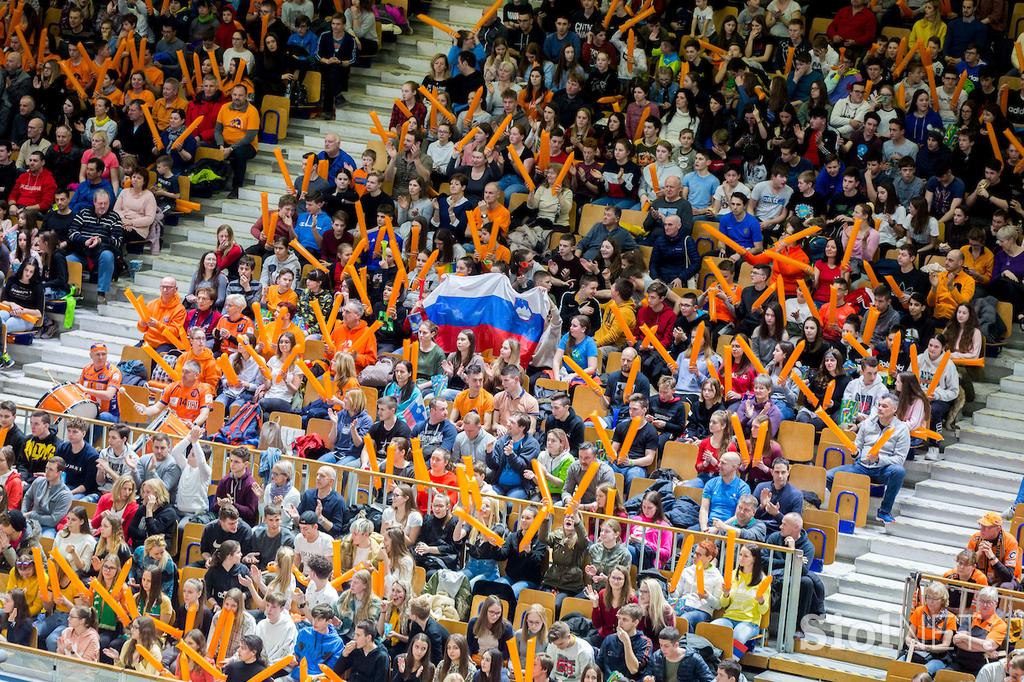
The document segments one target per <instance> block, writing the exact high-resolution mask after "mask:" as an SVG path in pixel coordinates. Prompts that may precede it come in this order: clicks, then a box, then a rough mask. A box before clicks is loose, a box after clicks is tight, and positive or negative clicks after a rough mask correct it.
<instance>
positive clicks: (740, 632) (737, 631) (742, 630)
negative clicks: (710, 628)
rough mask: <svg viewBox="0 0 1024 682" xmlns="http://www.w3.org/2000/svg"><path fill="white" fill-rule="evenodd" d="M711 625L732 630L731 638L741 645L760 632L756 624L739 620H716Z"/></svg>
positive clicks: (759, 627)
mask: <svg viewBox="0 0 1024 682" xmlns="http://www.w3.org/2000/svg"><path fill="white" fill-rule="evenodd" d="M711 624H712V625H724V626H726V627H727V628H732V638H733V639H735V640H736V641H737V642H741V643H743V644H746V643H747V642H749V641H750V640H752V639H754V638H755V637H757V635H758V634H759V633H760V632H761V626H760V625H758V624H757V623H747V622H745V621H741V620H732V619H731V618H716V619H715V620H713V621H711Z"/></svg>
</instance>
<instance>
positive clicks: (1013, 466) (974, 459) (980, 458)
mask: <svg viewBox="0 0 1024 682" xmlns="http://www.w3.org/2000/svg"><path fill="white" fill-rule="evenodd" d="M966 428H967V427H966V426H964V427H961V429H960V435H961V440H960V442H959V443H957V444H955V445H951V446H949V447H948V448H946V450H945V452H944V453H943V454H944V457H945V459H944V460H943V462H944V463H954V464H966V465H969V466H973V467H976V468H981V469H989V470H991V471H993V472H997V473H998V474H1001V475H1009V474H1015V475H1017V476H1020V475H1021V474H1024V455H1022V454H1020V452H1021V451H1014V450H1002V449H996V448H995V447H993V446H987V445H985V444H983V443H981V444H973V443H965V442H964V441H963V436H964V434H965V432H966ZM979 439H980V438H979ZM1018 480H1019V479H1018Z"/></svg>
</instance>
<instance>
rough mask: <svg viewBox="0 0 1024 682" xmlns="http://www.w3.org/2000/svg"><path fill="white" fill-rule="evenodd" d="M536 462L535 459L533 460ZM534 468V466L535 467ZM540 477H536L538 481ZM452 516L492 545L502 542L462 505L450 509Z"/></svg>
mask: <svg viewBox="0 0 1024 682" xmlns="http://www.w3.org/2000/svg"><path fill="white" fill-rule="evenodd" d="M533 461H534V462H536V461H537V460H533ZM535 468H536V467H535ZM539 480H540V479H538V481H539ZM452 516H454V517H456V518H458V519H460V520H461V521H463V522H464V523H465V524H466V525H468V526H472V527H473V528H475V529H476V530H477V531H478V532H479V533H480V534H481V535H483V536H484V537H485V538H487V540H488V541H489V542H490V543H491V544H492V545H498V546H500V545H501V544H502V543H503V542H504V538H503V537H501V536H500V535H498V534H497V533H495V532H494V531H493V530H491V529H490V528H488V527H487V526H485V525H484V524H483V522H482V521H480V519H478V518H476V517H475V516H473V515H472V514H470V513H469V512H467V511H466V510H465V509H463V508H462V507H456V508H455V509H453V510H452Z"/></svg>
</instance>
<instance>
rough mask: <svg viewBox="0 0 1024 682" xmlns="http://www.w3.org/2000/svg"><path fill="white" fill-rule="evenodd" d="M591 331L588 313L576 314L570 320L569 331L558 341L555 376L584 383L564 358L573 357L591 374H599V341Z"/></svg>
mask: <svg viewBox="0 0 1024 682" xmlns="http://www.w3.org/2000/svg"><path fill="white" fill-rule="evenodd" d="M589 332H590V320H589V318H587V316H586V315H574V316H573V318H572V320H570V321H569V331H567V332H566V333H565V334H563V335H562V339H561V340H560V341H559V342H558V349H557V350H555V360H554V362H553V363H552V365H551V366H552V367H554V368H555V370H554V371H555V378H556V379H561V380H566V381H569V382H570V383H574V384H582V383H583V380H582V379H580V378H579V377H578V376H577V375H576V372H574V371H573V370H572V369H570V368H569V366H568V365H566V364H565V363H564V362H563V361H562V359H563V358H564V357H566V356H568V357H571V358H572V359H573V361H574V362H575V363H576V364H577V365H579V366H580V368H581V369H582V370H583V371H584V372H585V373H587V374H589V375H590V376H595V375H596V374H597V343H596V342H595V341H594V337H593V336H588V333H589Z"/></svg>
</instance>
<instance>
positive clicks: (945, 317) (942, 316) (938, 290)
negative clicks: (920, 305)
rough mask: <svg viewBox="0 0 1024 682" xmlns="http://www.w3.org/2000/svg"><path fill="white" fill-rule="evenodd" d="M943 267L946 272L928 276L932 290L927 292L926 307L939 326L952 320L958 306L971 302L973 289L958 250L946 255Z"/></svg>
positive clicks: (961, 253)
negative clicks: (928, 307)
mask: <svg viewBox="0 0 1024 682" xmlns="http://www.w3.org/2000/svg"><path fill="white" fill-rule="evenodd" d="M945 267H946V272H944V273H937V272H933V273H932V274H931V275H930V276H929V280H930V281H931V287H932V288H931V291H929V292H928V305H930V306H931V307H932V312H933V315H934V317H935V319H936V321H937V322H938V324H939V325H941V326H945V324H946V323H948V322H949V321H950V320H952V319H953V314H954V313H955V312H956V307H957V306H958V305H960V304H961V303H970V302H971V299H972V298H974V289H975V286H974V278H973V277H971V276H970V275H969V274H967V272H966V271H965V270H964V254H963V252H961V251H960V250H959V249H953V250H952V251H950V252H949V253H947V254H946V262H945Z"/></svg>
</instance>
